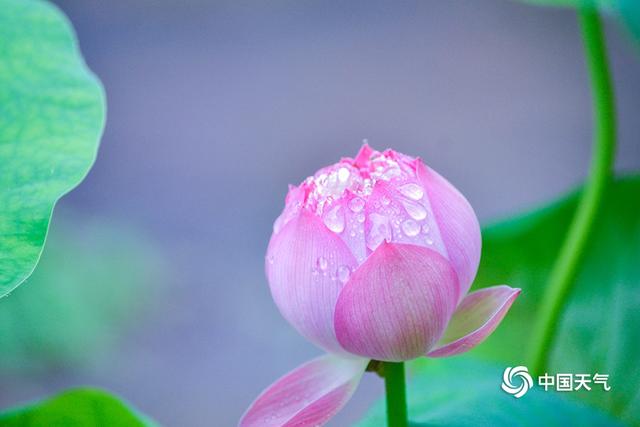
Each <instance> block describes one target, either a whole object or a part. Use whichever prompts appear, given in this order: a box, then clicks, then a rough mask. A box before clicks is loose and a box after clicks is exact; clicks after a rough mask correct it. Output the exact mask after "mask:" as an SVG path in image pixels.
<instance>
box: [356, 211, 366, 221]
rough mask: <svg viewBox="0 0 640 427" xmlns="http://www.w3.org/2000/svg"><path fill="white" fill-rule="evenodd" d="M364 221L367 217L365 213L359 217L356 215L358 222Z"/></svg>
mask: <svg viewBox="0 0 640 427" xmlns="http://www.w3.org/2000/svg"><path fill="white" fill-rule="evenodd" d="M364 220H365V217H364V214H363V213H359V214H358V215H356V221H358V222H360V223H363V222H364Z"/></svg>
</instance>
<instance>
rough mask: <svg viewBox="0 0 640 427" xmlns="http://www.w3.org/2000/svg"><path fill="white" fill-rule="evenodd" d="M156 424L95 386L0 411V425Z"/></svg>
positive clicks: (150, 426)
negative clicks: (94, 387)
mask: <svg viewBox="0 0 640 427" xmlns="http://www.w3.org/2000/svg"><path fill="white" fill-rule="evenodd" d="M156 425H157V424H156V423H155V422H153V421H152V420H151V419H149V418H147V417H146V416H144V415H142V414H140V413H138V412H137V411H136V410H135V409H133V408H131V407H129V406H128V404H126V403H124V402H123V401H121V400H119V399H118V398H116V397H114V396H112V395H110V394H108V393H106V392H104V391H101V390H97V389H73V390H69V391H65V392H63V393H60V394H58V395H57V396H54V397H52V398H50V399H47V400H44V401H41V402H37V403H33V404H30V405H27V406H24V407H21V408H16V409H12V410H9V411H6V412H1V413H0V426H2V427H24V426H47V427H89V426H118V427H153V426H156Z"/></svg>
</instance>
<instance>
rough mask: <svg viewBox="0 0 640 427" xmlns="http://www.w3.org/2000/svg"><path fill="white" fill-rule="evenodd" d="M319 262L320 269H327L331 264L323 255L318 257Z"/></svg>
mask: <svg viewBox="0 0 640 427" xmlns="http://www.w3.org/2000/svg"><path fill="white" fill-rule="evenodd" d="M317 264H318V268H319V269H320V270H322V271H325V270H326V269H327V267H328V266H329V261H327V259H326V258H325V257H323V256H321V257H320V258H318V262H317Z"/></svg>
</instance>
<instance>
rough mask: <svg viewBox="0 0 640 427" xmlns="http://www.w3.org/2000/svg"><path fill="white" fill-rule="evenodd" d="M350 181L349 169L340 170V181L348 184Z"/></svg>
mask: <svg viewBox="0 0 640 427" xmlns="http://www.w3.org/2000/svg"><path fill="white" fill-rule="evenodd" d="M348 179H349V169H347V168H340V169H338V180H339V181H340V182H346V181H347V180H348Z"/></svg>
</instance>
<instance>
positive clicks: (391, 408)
mask: <svg viewBox="0 0 640 427" xmlns="http://www.w3.org/2000/svg"><path fill="white" fill-rule="evenodd" d="M382 369H383V373H384V386H385V391H386V395H387V425H388V427H407V426H408V425H409V422H408V420H407V393H406V387H405V380H404V362H383V368H382Z"/></svg>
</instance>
